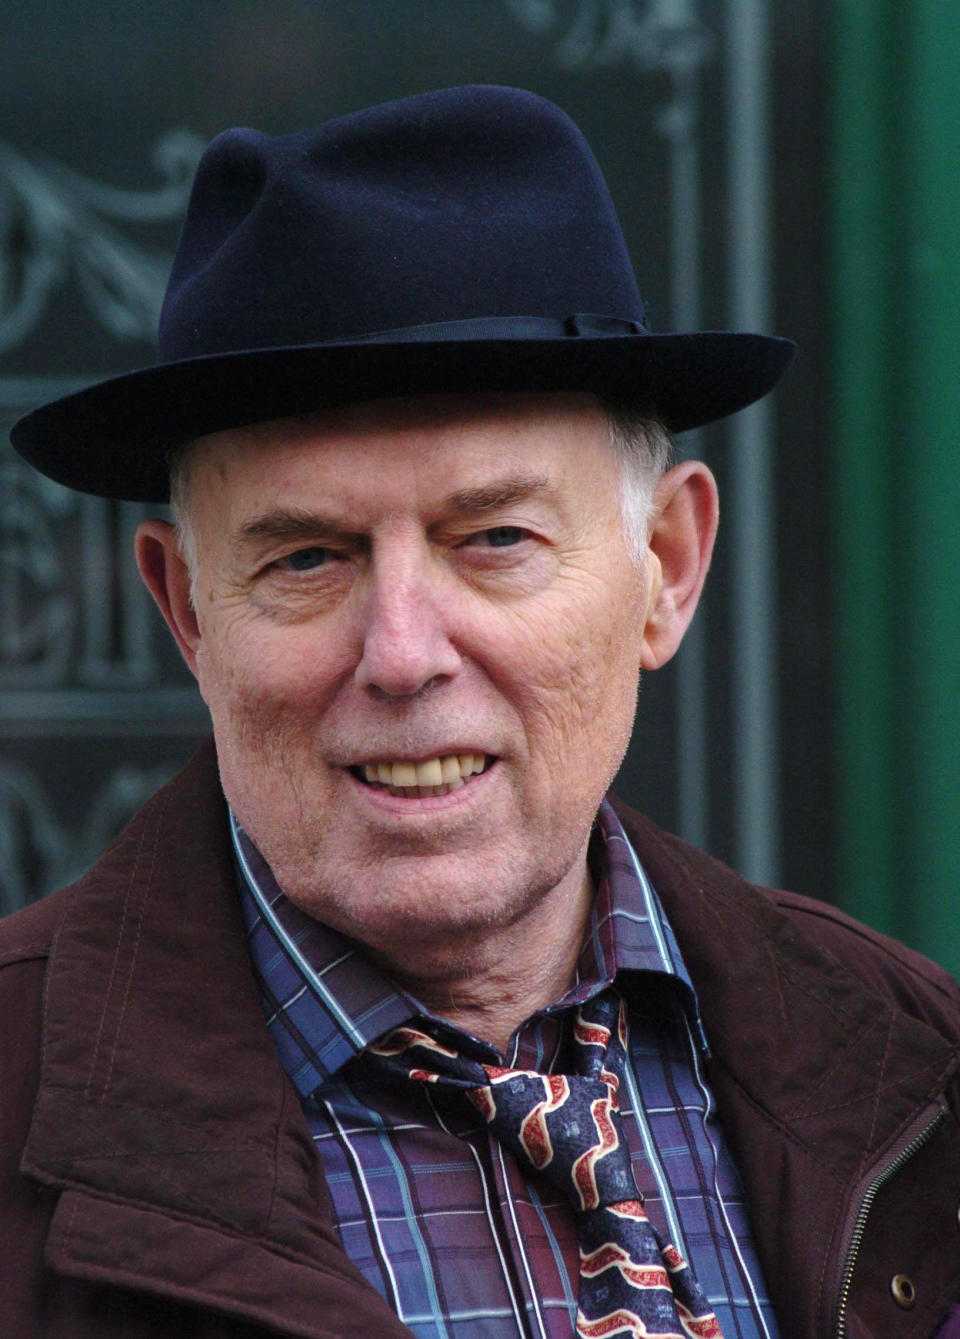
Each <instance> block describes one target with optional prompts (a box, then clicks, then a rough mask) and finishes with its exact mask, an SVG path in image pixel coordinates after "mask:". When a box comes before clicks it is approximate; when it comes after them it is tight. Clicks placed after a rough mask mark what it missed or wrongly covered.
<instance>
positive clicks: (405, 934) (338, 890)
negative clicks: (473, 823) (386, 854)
mask: <svg viewBox="0 0 960 1339" xmlns="http://www.w3.org/2000/svg"><path fill="white" fill-rule="evenodd" d="M426 865H429V866H431V868H429V869H425V868H424V867H425V866H426ZM438 866H439V868H438ZM279 881H280V884H281V887H284V889H285V891H286V892H287V896H288V897H289V898H290V900H291V901H292V902H294V903H296V905H297V906H298V907H300V909H301V911H304V912H305V913H306V914H307V915H308V916H312V917H314V919H315V920H318V921H321V922H322V923H323V924H324V925H329V926H331V928H333V929H335V930H339V931H340V932H341V933H342V934H346V935H349V936H350V938H351V939H356V940H359V941H360V942H361V943H363V944H364V945H366V946H367V947H368V948H370V949H372V950H374V951H375V952H376V953H379V954H383V955H386V956H387V957H389V958H394V957H395V956H396V953H397V951H398V950H400V949H401V948H403V947H413V946H414V945H416V946H417V948H418V951H424V950H427V946H428V945H435V946H436V947H437V949H438V951H441V952H443V953H445V954H446V953H449V951H450V949H451V948H453V949H458V948H460V947H462V944H463V941H464V939H466V940H468V941H469V940H472V939H473V938H474V937H475V936H478V935H485V934H487V933H489V931H490V930H491V929H494V928H497V929H506V928H508V927H509V926H510V925H512V924H514V923H515V922H516V921H518V920H520V919H521V918H522V917H523V916H524V915H525V914H526V913H527V912H528V911H529V910H530V909H531V907H532V906H533V905H535V904H536V903H537V902H538V901H539V900H540V898H541V897H542V896H543V895H544V891H545V890H544V889H542V888H541V886H540V885H539V881H537V884H535V885H534V886H531V885H530V884H529V883H527V882H526V881H524V882H523V883H522V884H520V885H518V883H517V879H516V872H515V871H514V873H513V877H510V878H507V877H504V876H501V877H499V878H498V877H497V872H496V871H493V870H491V869H490V867H489V865H485V866H484V874H483V877H482V878H479V879H478V877H477V862H476V860H473V861H470V862H469V865H467V864H465V862H464V861H463V860H462V859H458V858H456V857H449V856H447V857H444V856H439V857H429V856H428V857H411V858H408V859H399V860H390V861H384V862H383V864H382V865H381V866H379V867H378V868H377V870H376V872H375V873H373V872H372V871H371V870H370V869H365V870H363V871H357V870H352V871H350V870H344V871H343V873H342V875H341V876H340V877H337V876H336V875H334V876H333V877H331V870H330V867H329V865H327V866H326V867H325V868H324V869H323V871H322V873H321V872H319V871H317V872H314V873H313V874H312V876H311V877H307V878H298V877H296V876H294V877H292V878H290V879H288V881H287V882H284V880H283V879H282V878H281V879H280V880H279ZM344 889H349V890H350V892H349V895H347V896H345V895H344Z"/></svg>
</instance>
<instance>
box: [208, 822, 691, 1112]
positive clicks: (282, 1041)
mask: <svg viewBox="0 0 960 1339" xmlns="http://www.w3.org/2000/svg"><path fill="white" fill-rule="evenodd" d="M230 830H231V835H232V838H233V846H234V851H235V854H236V860H237V869H238V884H239V891H240V901H241V909H242V914H243V919H244V924H245V925H246V929H247V936H248V944H249V950H250V957H251V961H252V963H253V968H254V972H255V974H256V976H257V979H258V981H259V984H260V990H261V997H262V999H263V1003H264V1010H265V1012H266V1015H267V1026H268V1028H269V1029H270V1032H271V1034H272V1036H273V1039H274V1042H275V1044H276V1046H277V1050H278V1052H279V1055H280V1060H281V1063H282V1064H283V1067H284V1069H285V1071H286V1073H287V1075H288V1076H289V1078H290V1079H291V1081H292V1082H293V1083H294V1086H295V1087H296V1088H297V1090H298V1092H299V1093H300V1094H301V1096H303V1097H308V1096H310V1095H311V1094H312V1093H313V1092H314V1091H315V1090H316V1089H317V1087H319V1085H320V1084H322V1083H323V1082H324V1081H325V1080H327V1079H328V1078H329V1077H331V1076H332V1075H333V1074H335V1073H336V1072H337V1071H338V1070H339V1069H340V1068H341V1067H342V1066H343V1065H344V1064H346V1062H347V1061H348V1060H350V1059H351V1058H352V1057H353V1056H355V1055H357V1054H358V1053H359V1052H360V1051H362V1050H363V1048H364V1047H365V1046H368V1045H369V1044H370V1043H371V1042H373V1041H376V1040H377V1039H378V1038H379V1037H382V1036H383V1035H384V1034H385V1033H386V1032H389V1031H390V1030H391V1029H392V1028H395V1027H399V1026H400V1025H401V1024H402V1023H407V1022H409V1021H410V1020H411V1019H415V1018H421V1019H422V1018H427V1019H430V1020H431V1021H433V1022H440V1023H441V1024H442V1020H437V1019H435V1018H434V1017H433V1015H431V1014H430V1012H429V1011H428V1010H427V1009H425V1007H424V1006H423V1005H422V1004H420V1003H419V1002H418V1001H417V1000H416V999H415V998H414V997H413V996H411V995H409V994H408V993H406V992H405V991H402V990H398V989H397V987H396V986H394V985H393V984H392V982H390V981H389V980H388V979H387V977H386V976H385V975H384V974H383V973H382V972H381V971H380V970H379V969H378V968H377V966H376V965H375V964H374V963H373V962H372V961H371V960H370V959H369V958H368V957H367V956H366V954H365V953H364V952H363V950H362V948H361V947H360V945H358V944H357V943H356V942H355V941H353V940H351V939H348V938H347V937H346V936H345V935H342V934H339V933H338V932H337V931H336V930H331V929H330V928H329V927H328V926H326V925H323V924H321V923H320V922H319V921H316V920H314V919H313V918H312V917H310V916H308V915H306V913H305V912H302V911H301V910H300V909H299V907H296V906H294V904H293V903H292V902H291V901H290V900H289V899H288V898H287V897H286V896H285V895H284V894H283V892H282V891H281V890H280V888H279V887H278V885H277V883H276V880H275V879H274V877H273V874H272V873H271V871H270V868H269V866H268V865H267V863H266V861H265V860H264V859H263V857H262V856H261V855H260V853H259V851H258V850H257V848H256V847H255V846H254V844H253V842H252V841H251V840H250V838H249V837H248V835H247V834H246V832H245V831H244V830H243V828H242V827H241V826H240V824H239V823H238V822H237V820H236V819H235V818H234V816H233V814H231V815H230ZM590 864H591V871H592V873H593V877H594V882H595V886H596V896H595V898H594V905H593V909H592V911H591V916H590V924H589V926H588V930H587V934H586V936H585V938H584V943H583V947H582V949H581V952H580V957H579V961H578V967H577V976H576V980H575V982H574V984H573V986H572V987H571V989H570V990H569V991H568V992H567V993H566V995H564V996H563V998H562V999H560V1000H557V1001H556V1002H555V1003H554V1004H552V1005H550V1006H548V1008H547V1009H546V1010H544V1012H546V1013H556V1012H560V1011H562V1010H565V1009H568V1008H570V1007H571V1006H572V1005H575V1004H578V1003H581V1002H582V1001H583V1000H585V999H588V998H589V997H590V996H592V995H595V994H597V993H598V992H599V991H600V990H602V989H604V987H605V986H607V985H609V984H611V983H612V982H613V981H614V980H616V982H617V984H618V986H620V988H621V989H623V990H624V991H625V992H629V993H630V994H633V993H634V992H635V991H641V990H643V989H644V987H645V986H646V987H647V988H649V986H650V985H651V984H652V982H653V981H654V980H656V981H660V982H661V983H665V984H670V985H672V986H673V988H674V989H676V990H677V991H678V994H679V997H680V1000H681V1003H682V1005H683V1007H684V1009H685V1012H686V1014H687V1017H688V1019H689V1021H690V1023H691V1026H692V1028H693V1030H694V1036H695V1037H696V1038H697V1040H698V1042H699V1044H700V1045H701V1047H702V1048H703V1050H704V1051H705V1052H706V1040H705V1038H704V1035H703V1028H702V1025H701V1021H700V1014H699V1010H698V1007H697V999H696V993H695V991H694V989H693V984H692V982H691V980H690V977H689V975H688V973H687V969H686V967H685V966H684V963H683V958H682V956H681V954H680V949H679V947H678V945H677V942H676V939H675V938H674V935H673V931H672V930H671V928H670V925H669V923H668V921H667V919H666V916H665V915H664V912H663V909H662V907H661V906H660V902H659V899H658V898H657V895H656V893H655V891H654V889H653V886H652V885H651V883H650V881H649V879H648V878H647V876H646V873H645V872H644V870H643V867H642V866H641V864H640V862H639V860H638V859H637V856H636V853H635V851H634V850H633V847H632V846H631V844H630V841H629V839H628V837H627V835H626V833H625V832H624V830H623V827H622V825H621V823H620V820H619V819H618V818H617V816H616V814H615V813H614V811H613V809H612V808H611V807H610V805H609V804H608V803H607V802H606V801H604V802H603V803H602V804H601V806H600V809H599V812H598V814H597V819H596V822H595V824H594V830H593V834H592V836H591V841H590ZM442 1025H443V1024H442ZM443 1026H444V1029H445V1030H447V1029H449V1027H450V1025H449V1024H446V1025H443ZM457 1036H458V1037H460V1038H464V1034H461V1033H459V1032H458V1033H457ZM467 1040H468V1041H469V1043H470V1049H471V1050H477V1051H478V1055H477V1058H479V1059H489V1058H490V1057H489V1056H488V1055H487V1054H486V1052H487V1051H488V1050H489V1049H490V1048H488V1047H487V1046H486V1044H485V1043H483V1042H481V1041H479V1040H478V1039H476V1038H469V1039H467ZM480 1052H483V1054H480Z"/></svg>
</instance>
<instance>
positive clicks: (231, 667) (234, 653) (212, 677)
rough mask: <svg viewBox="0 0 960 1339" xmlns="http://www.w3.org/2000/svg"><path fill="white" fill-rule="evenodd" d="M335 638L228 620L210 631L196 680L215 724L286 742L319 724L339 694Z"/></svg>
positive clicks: (198, 658)
mask: <svg viewBox="0 0 960 1339" xmlns="http://www.w3.org/2000/svg"><path fill="white" fill-rule="evenodd" d="M333 645H334V639H333V638H332V637H330V636H325V637H321V636H319V635H317V634H316V633H314V634H313V635H311V634H310V633H305V632H304V630H303V629H300V628H298V629H297V630H296V633H295V634H294V633H293V632H291V630H290V629H277V628H276V627H273V626H271V625H269V624H268V623H266V622H264V621H263V620H259V619H239V618H238V619H236V620H234V621H232V622H231V621H227V620H224V621H222V622H220V623H219V624H218V626H216V627H214V628H211V629H209V635H205V636H204V638H203V640H202V642H201V646H200V650H199V653H198V656H197V676H198V680H199V683H200V690H201V692H202V694H203V697H204V701H205V702H206V703H207V705H208V707H209V708H210V711H211V714H212V715H213V718H214V723H215V724H217V723H218V722H220V723H221V724H223V725H227V723H229V722H233V723H234V724H235V725H239V726H242V728H243V729H244V731H247V732H249V731H251V730H255V733H256V734H258V735H261V736H265V737H268V738H270V737H276V734H277V732H278V731H279V732H280V733H281V735H282V736H283V737H285V738H289V736H290V735H291V734H293V733H295V732H296V729H297V727H298V724H300V723H301V722H303V721H304V720H310V721H315V720H316V717H317V714H318V712H320V711H322V709H323V707H324V705H325V703H326V701H327V699H328V698H329V697H330V695H331V694H332V693H333V692H334V691H335V686H336V684H337V683H338V682H339V677H340V674H341V672H342V666H341V665H339V664H338V663H337V661H336V660H335V658H334V657H333V656H332V655H331V648H332V646H333Z"/></svg>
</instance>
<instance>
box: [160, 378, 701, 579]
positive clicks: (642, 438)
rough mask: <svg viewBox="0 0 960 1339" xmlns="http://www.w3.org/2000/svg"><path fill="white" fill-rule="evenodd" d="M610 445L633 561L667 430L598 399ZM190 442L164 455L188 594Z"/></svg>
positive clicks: (665, 458)
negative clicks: (616, 470)
mask: <svg viewBox="0 0 960 1339" xmlns="http://www.w3.org/2000/svg"><path fill="white" fill-rule="evenodd" d="M600 409H601V411H602V412H603V415H604V418H605V419H606V423H607V435H608V439H609V442H610V445H611V446H612V447H613V450H614V452H615V454H616V456H617V460H618V463H619V465H620V512H621V517H622V522H623V534H624V538H625V539H626V542H627V547H628V549H629V552H630V556H631V558H632V559H633V561H634V562H635V563H637V564H638V565H639V564H640V563H642V561H643V555H644V552H645V551H646V546H647V525H648V523H649V520H650V507H651V504H652V501H653V492H654V489H655V488H656V485H657V480H658V479H659V478H660V476H661V475H662V474H663V473H664V472H665V471H666V470H668V469H669V468H670V466H671V464H672V463H673V457H674V447H673V439H672V437H671V436H670V433H669V432H668V431H667V429H666V428H665V427H664V425H663V424H662V423H661V422H660V420H659V419H658V418H656V417H654V416H653V415H651V414H650V413H648V412H646V413H645V412H642V411H641V410H638V409H636V408H635V407H634V406H633V405H630V404H628V403H626V402H623V401H619V400H606V399H601V400H600ZM192 454H193V442H185V443H183V444H182V445H179V446H175V447H173V448H172V449H171V450H170V451H169V452H168V453H167V463H168V467H169V471H170V508H171V511H172V513H173V523H174V526H175V527H176V531H177V542H178V543H179V545H180V551H181V553H182V554H183V556H184V559H185V560H186V564H187V568H188V570H189V572H190V576H191V594H193V593H194V590H195V587H194V584H193V583H195V581H196V571H197V540H196V535H195V533H194V529H193V525H192V523H191V518H190V512H189V496H188V495H189V486H190V463H191V457H192Z"/></svg>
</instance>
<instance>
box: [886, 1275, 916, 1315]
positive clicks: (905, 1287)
mask: <svg viewBox="0 0 960 1339" xmlns="http://www.w3.org/2000/svg"><path fill="white" fill-rule="evenodd" d="M890 1291H891V1292H892V1293H893V1300H894V1301H895V1302H896V1304H897V1306H902V1307H903V1309H904V1311H909V1310H910V1308H911V1307H913V1306H916V1304H917V1290H916V1287H915V1286H914V1282H913V1279H910V1278H907V1276H906V1274H894V1276H893V1278H892V1279H891V1280H890Z"/></svg>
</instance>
